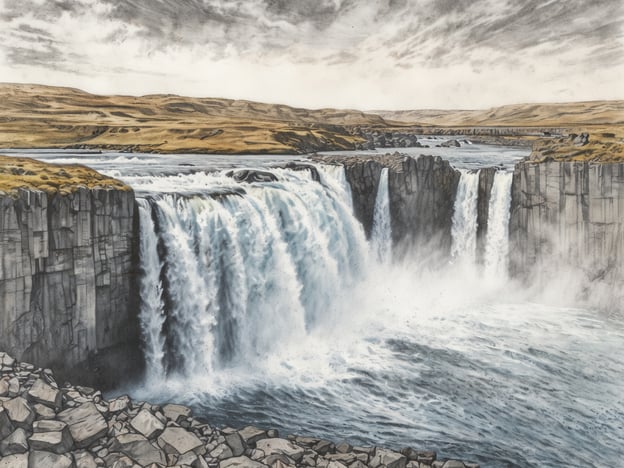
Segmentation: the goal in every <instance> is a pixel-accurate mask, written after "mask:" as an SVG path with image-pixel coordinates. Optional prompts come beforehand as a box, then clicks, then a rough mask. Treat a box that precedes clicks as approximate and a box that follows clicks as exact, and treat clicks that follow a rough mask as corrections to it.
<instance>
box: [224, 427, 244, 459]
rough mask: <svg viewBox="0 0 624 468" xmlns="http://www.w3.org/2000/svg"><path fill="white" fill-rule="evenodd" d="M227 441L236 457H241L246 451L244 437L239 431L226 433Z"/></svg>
mask: <svg viewBox="0 0 624 468" xmlns="http://www.w3.org/2000/svg"><path fill="white" fill-rule="evenodd" d="M225 443H226V444H227V445H228V447H230V449H231V450H232V454H233V456H234V457H240V456H241V455H242V454H243V453H245V442H243V438H242V437H241V436H240V434H238V433H237V432H233V433H231V434H226V435H225Z"/></svg>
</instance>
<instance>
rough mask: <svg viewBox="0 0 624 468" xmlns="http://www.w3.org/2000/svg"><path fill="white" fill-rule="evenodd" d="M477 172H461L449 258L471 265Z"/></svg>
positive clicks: (475, 215)
mask: <svg viewBox="0 0 624 468" xmlns="http://www.w3.org/2000/svg"><path fill="white" fill-rule="evenodd" d="M478 197H479V172H478V171H476V172H475V171H467V170H463V171H461V178H460V179H459V186H458V187H457V195H456V198H455V210H454V213H453V225H452V230H451V232H452V236H453V245H452V248H451V256H452V257H453V258H454V259H462V260H464V261H466V262H467V263H469V264H473V263H474V262H475V259H476V253H477V200H478Z"/></svg>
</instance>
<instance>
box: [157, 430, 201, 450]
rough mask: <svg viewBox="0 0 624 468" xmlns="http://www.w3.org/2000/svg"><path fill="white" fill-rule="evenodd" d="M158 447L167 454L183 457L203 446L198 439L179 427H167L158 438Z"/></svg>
mask: <svg viewBox="0 0 624 468" xmlns="http://www.w3.org/2000/svg"><path fill="white" fill-rule="evenodd" d="M158 445H159V446H160V447H161V448H162V449H163V450H164V451H165V452H166V453H167V454H175V455H183V454H185V453H186V452H190V451H191V450H196V449H198V448H200V447H201V446H202V445H203V444H202V441H201V440H199V438H198V437H197V436H196V435H195V434H193V433H191V432H188V431H187V430H186V429H183V428H181V427H168V428H167V429H165V431H164V432H163V433H162V434H160V436H159V437H158Z"/></svg>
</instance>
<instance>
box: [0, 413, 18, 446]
mask: <svg viewBox="0 0 624 468" xmlns="http://www.w3.org/2000/svg"><path fill="white" fill-rule="evenodd" d="M14 429H15V428H14V427H13V423H12V422H11V419H10V418H9V413H8V412H7V410H5V409H4V408H3V407H2V406H0V440H2V439H4V438H5V437H6V436H8V435H9V434H10V433H11V432H13V430H14Z"/></svg>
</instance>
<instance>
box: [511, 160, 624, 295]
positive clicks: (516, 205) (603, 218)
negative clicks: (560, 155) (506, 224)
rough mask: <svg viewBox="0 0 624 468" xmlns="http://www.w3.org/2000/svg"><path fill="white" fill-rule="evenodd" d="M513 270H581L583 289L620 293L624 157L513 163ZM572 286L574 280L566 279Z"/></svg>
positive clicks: (542, 274) (526, 273)
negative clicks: (618, 159) (600, 288)
mask: <svg viewBox="0 0 624 468" xmlns="http://www.w3.org/2000/svg"><path fill="white" fill-rule="evenodd" d="M510 251H511V259H510V260H511V270H512V273H514V274H515V275H520V276H523V277H524V278H530V279H532V280H539V278H544V279H552V278H553V277H556V276H558V275H559V276H563V275H565V274H567V273H569V272H572V273H575V274H578V273H581V275H582V278H581V281H582V283H581V284H582V285H584V287H585V288H586V289H585V290H581V291H574V290H570V291H569V292H570V294H571V295H574V294H576V293H580V294H581V295H584V296H586V298H587V297H588V296H592V295H594V296H595V297H594V298H593V299H595V300H598V302H600V301H601V300H602V298H601V297H597V296H599V295H600V294H599V293H598V291H597V290H596V289H595V288H596V287H598V286H601V285H602V286H605V287H607V288H610V287H613V289H612V290H611V291H610V293H609V294H607V296H609V298H608V299H609V300H613V299H614V297H616V296H619V297H621V296H622V292H621V290H620V289H621V288H620V286H621V282H622V280H623V279H624V268H623V266H622V258H624V163H611V164H607V163H589V162H556V161H550V162H543V163H540V164H535V163H531V162H523V163H520V164H518V165H517V166H516V168H515V171H514V178H513V187H512V208H511V218H510ZM570 288H572V285H570Z"/></svg>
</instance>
